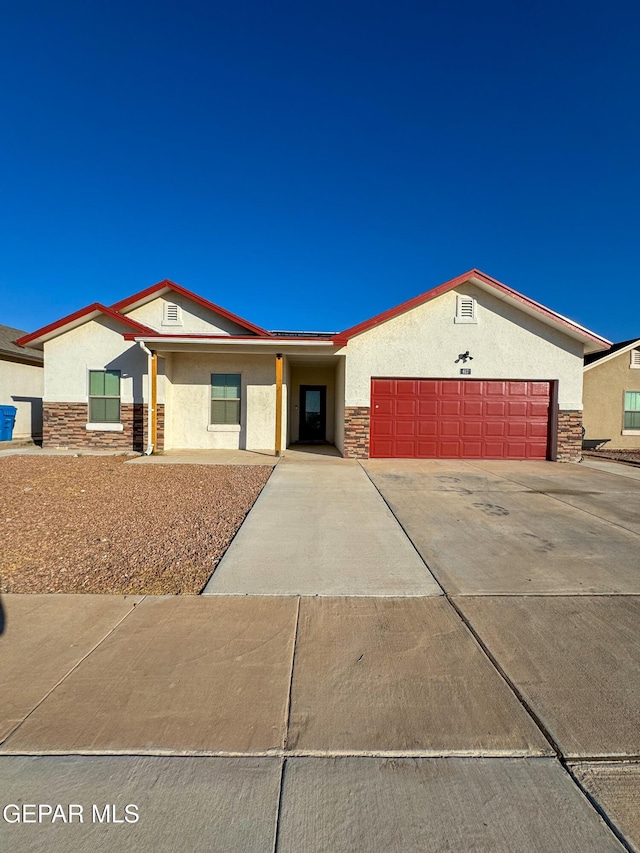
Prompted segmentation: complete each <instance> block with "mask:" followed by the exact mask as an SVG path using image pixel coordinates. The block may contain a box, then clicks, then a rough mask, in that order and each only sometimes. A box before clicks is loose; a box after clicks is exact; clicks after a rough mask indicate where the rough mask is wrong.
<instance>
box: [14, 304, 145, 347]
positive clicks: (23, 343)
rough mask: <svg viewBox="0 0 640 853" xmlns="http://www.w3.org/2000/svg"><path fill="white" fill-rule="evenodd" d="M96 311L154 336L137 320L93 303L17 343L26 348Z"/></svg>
mask: <svg viewBox="0 0 640 853" xmlns="http://www.w3.org/2000/svg"><path fill="white" fill-rule="evenodd" d="M94 311H99V312H100V313H101V314H106V316H107V317H111V318H112V319H113V320H117V321H118V322H119V323H123V324H124V325H125V326H129V327H130V328H132V329H136V330H137V331H138V333H139V334H144V335H146V334H149V333H151V334H153V333H154V331H153V329H150V328H149V326H144V325H143V324H142V323H138V322H136V321H135V320H130V319H129V318H128V317H125V316H124V315H123V314H118V312H117V311H114V310H113V308H107V306H106V305H101V304H100V303H99V302H93V303H92V304H91V305H87V306H86V308H81V309H80V310H79V311H74V312H73V314H67V316H66V317H62V319H60V320H56V321H55V323H49V325H48V326H43V327H42V328H41V329H38V330H37V331H35V332H31V333H30V334H28V335H23V336H22V337H21V338H18V340H17V341H16V343H17V344H18V346H21V347H24V346H27V344H30V343H31V342H32V341H35V340H37V339H38V338H40V337H42V336H43V335H48V334H49V333H50V332H55V331H57V330H58V329H61V328H63V327H64V326H66V325H67V324H68V323H72V322H73V321H74V320H80V319H81V318H82V317H84V316H86V315H87V314H92V313H93V312H94Z"/></svg>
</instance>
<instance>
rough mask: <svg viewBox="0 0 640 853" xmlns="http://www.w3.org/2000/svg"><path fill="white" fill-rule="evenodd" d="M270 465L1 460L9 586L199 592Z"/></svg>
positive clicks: (2, 561)
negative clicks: (129, 463)
mask: <svg viewBox="0 0 640 853" xmlns="http://www.w3.org/2000/svg"><path fill="white" fill-rule="evenodd" d="M271 471H272V468H271V467H270V466H218V465H149V466H140V465H135V466H134V465H126V464H125V458H124V457H117V456H107V457H104V456H103V457H95V456H93V457H92V456H78V457H74V456H59V457H52V456H49V457H45V458H33V457H28V456H9V457H6V458H3V459H0V592H30V593H35V592H92V593H96V592H97V593H130V594H140V593H149V594H179V593H199V592H200V591H201V590H202V588H203V587H204V585H205V584H206V582H207V580H208V579H209V577H210V576H211V574H212V572H213V571H214V569H215V567H216V565H217V564H218V562H219V560H220V558H221V557H222V555H223V554H224V552H225V551H226V549H227V547H228V546H229V543H230V542H231V540H232V539H233V537H234V535H235V533H236V531H237V530H238V528H239V527H240V525H241V524H242V521H243V519H244V517H245V516H246V514H247V513H248V512H249V510H250V509H251V507H252V505H253V503H254V502H255V500H256V498H257V497H258V495H259V494H260V491H261V490H262V488H263V486H264V484H265V483H266V482H267V480H268V479H269V475H270V474H271Z"/></svg>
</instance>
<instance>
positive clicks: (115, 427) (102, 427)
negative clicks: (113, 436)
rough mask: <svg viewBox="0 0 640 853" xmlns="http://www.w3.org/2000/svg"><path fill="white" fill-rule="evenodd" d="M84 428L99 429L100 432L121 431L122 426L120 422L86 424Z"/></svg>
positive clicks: (122, 429)
mask: <svg viewBox="0 0 640 853" xmlns="http://www.w3.org/2000/svg"><path fill="white" fill-rule="evenodd" d="M85 429H90V430H99V431H100V432H123V431H124V427H123V425H122V424H108V423H104V424H87V425H86V426H85Z"/></svg>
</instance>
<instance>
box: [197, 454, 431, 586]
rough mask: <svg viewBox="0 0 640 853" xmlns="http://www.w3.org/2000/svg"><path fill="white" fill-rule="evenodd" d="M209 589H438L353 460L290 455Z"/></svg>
mask: <svg viewBox="0 0 640 853" xmlns="http://www.w3.org/2000/svg"><path fill="white" fill-rule="evenodd" d="M204 594H205V595H215V594H218V595H221V594H225V595H228V594H233V595H393V596H396V595H400V596H404V595H440V594H441V590H440V588H439V586H438V584H437V583H436V581H435V580H434V578H433V576H432V575H431V573H430V572H429V570H428V569H427V568H426V566H425V565H424V563H423V561H422V560H421V558H420V556H419V554H418V553H417V552H416V550H415V549H414V548H413V546H412V545H411V542H410V541H409V540H408V539H407V537H406V536H405V534H404V532H403V530H402V528H401V527H400V525H399V524H398V522H397V521H396V519H395V518H394V516H393V514H392V513H391V512H390V510H389V508H388V507H387V506H386V504H385V502H384V501H383V500H382V498H381V497H380V495H379V494H378V492H377V491H376V489H375V488H374V487H373V486H372V484H371V482H370V481H369V479H368V478H367V476H366V474H365V473H364V471H363V470H362V468H361V467H360V465H358V464H357V463H356V462H354V461H351V460H347V459H341V458H336V457H332V456H324V455H314V454H310V453H309V454H296V455H294V454H288V455H287V456H285V457H284V459H282V460H281V461H280V462H279V463H278V466H277V468H276V469H275V471H274V472H273V474H272V476H271V478H270V480H269V482H268V483H267V485H266V486H265V487H264V489H263V490H262V493H261V494H260V497H259V498H258V500H257V501H256V503H255V505H254V506H253V508H252V510H251V512H250V513H249V515H248V516H247V519H246V521H245V522H244V524H243V525H242V527H241V528H240V531H239V532H238V534H237V536H236V538H235V539H234V540H233V542H232V543H231V546H230V548H229V550H228V551H227V553H226V554H225V555H224V557H223V558H222V560H221V561H220V564H219V565H218V567H217V569H216V571H215V574H214V575H213V577H212V578H211V580H210V581H209V583H208V584H207V586H206V588H205V590H204Z"/></svg>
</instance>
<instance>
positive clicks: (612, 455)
mask: <svg viewBox="0 0 640 853" xmlns="http://www.w3.org/2000/svg"><path fill="white" fill-rule="evenodd" d="M583 455H584V456H586V457H587V458H588V459H609V460H618V461H620V462H638V463H640V450H606V449H603V450H591V451H589V452H583Z"/></svg>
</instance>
